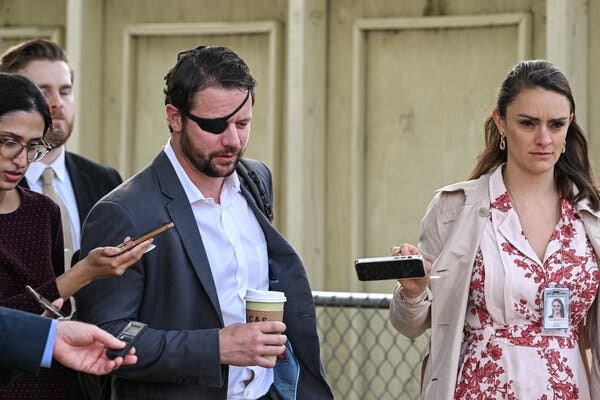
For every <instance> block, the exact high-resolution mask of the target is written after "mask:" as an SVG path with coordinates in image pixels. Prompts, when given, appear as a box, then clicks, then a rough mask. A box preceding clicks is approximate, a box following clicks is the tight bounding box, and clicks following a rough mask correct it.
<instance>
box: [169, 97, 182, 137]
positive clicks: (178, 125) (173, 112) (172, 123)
mask: <svg viewBox="0 0 600 400" xmlns="http://www.w3.org/2000/svg"><path fill="white" fill-rule="evenodd" d="M165 111H166V112H167V121H168V123H169V127H170V128H171V131H172V132H181V131H182V130H183V118H182V116H181V111H179V109H178V108H177V107H175V106H174V105H173V104H167V105H166V107H165Z"/></svg>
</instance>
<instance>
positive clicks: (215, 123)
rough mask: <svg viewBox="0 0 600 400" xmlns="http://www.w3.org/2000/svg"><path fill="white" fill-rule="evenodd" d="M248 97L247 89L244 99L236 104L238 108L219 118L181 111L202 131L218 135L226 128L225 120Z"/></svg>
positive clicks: (239, 107) (240, 106) (233, 113)
mask: <svg viewBox="0 0 600 400" xmlns="http://www.w3.org/2000/svg"><path fill="white" fill-rule="evenodd" d="M249 97H250V90H248V92H247V93H246V97H245V98H244V101H242V104H240V105H239V106H238V108H236V109H235V110H233V112H232V113H231V114H229V115H226V116H224V117H220V118H200V117H197V116H195V115H193V114H190V113H189V112H187V111H182V113H183V114H184V115H185V116H186V117H187V118H189V119H191V120H192V121H194V122H195V123H196V125H198V126H199V127H200V129H202V130H203V131H206V132H210V133H213V134H215V135H218V134H220V133H223V132H224V131H225V129H227V120H228V119H229V118H231V117H232V116H233V115H235V113H236V112H238V111H240V109H241V108H242V107H243V106H244V104H246V102H247V101H248V98H249Z"/></svg>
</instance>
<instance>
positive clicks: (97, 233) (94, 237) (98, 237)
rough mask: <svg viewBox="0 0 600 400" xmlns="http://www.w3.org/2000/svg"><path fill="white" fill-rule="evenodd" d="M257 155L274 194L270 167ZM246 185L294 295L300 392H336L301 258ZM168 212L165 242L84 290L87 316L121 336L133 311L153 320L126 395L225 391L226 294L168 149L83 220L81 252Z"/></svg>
mask: <svg viewBox="0 0 600 400" xmlns="http://www.w3.org/2000/svg"><path fill="white" fill-rule="evenodd" d="M249 161H250V162H251V163H252V166H253V168H254V169H255V170H256V172H257V174H258V175H259V178H260V179H261V180H262V182H263V183H265V186H266V189H267V191H268V196H272V190H271V189H272V188H271V173H270V171H269V170H268V168H267V167H266V166H265V165H264V164H262V163H260V162H258V161H251V160H249ZM242 194H243V195H244V196H245V198H246V199H247V201H248V204H249V206H250V207H251V209H252V210H253V212H254V214H255V216H256V218H257V220H258V222H259V223H260V225H261V227H262V229H263V231H264V234H265V238H266V241H267V251H268V255H269V279H270V287H271V289H272V290H278V291H283V292H285V295H286V297H287V299H288V300H287V302H286V303H285V312H284V322H285V323H286V325H287V331H286V335H287V337H288V341H289V342H290V343H291V345H292V348H293V351H294V354H295V356H296V358H297V359H298V361H299V363H300V377H299V385H298V392H297V394H298V396H297V398H298V399H302V400H319V399H332V398H333V395H332V393H331V390H330V388H329V386H328V385H327V383H326V380H325V377H324V373H323V370H322V365H321V362H320V355H319V341H318V337H317V331H316V318H315V307H314V303H313V299H312V293H311V290H310V287H309V283H308V279H307V277H306V273H305V270H304V267H303V265H302V262H301V261H300V258H299V257H298V255H297V254H296V252H295V251H294V249H293V248H292V247H291V246H290V245H289V244H288V243H287V241H286V240H285V239H284V238H283V237H282V236H281V235H280V234H279V233H278V232H277V230H275V229H274V228H273V227H272V225H271V224H270V221H269V220H267V219H266V218H265V216H264V215H263V214H262V213H261V212H260V211H259V209H258V208H257V206H256V203H255V202H254V199H253V198H252V195H251V194H250V193H249V191H248V190H247V189H246V187H245V186H242ZM271 204H272V202H271ZM169 221H173V222H174V224H175V228H173V229H171V230H169V231H167V232H165V233H163V234H161V235H159V236H157V237H156V238H155V240H154V244H155V245H156V246H157V248H156V249H154V250H152V251H150V252H149V253H147V254H145V255H144V257H143V258H142V259H141V260H140V262H139V263H137V264H136V265H134V266H132V267H130V268H128V269H127V271H126V272H125V274H124V275H123V276H121V277H111V278H106V279H101V280H97V281H95V282H92V283H91V284H89V285H88V286H86V287H84V288H82V289H81V290H80V291H79V292H78V293H77V294H76V296H75V297H76V300H77V305H78V312H79V317H80V318H81V319H82V320H84V321H87V322H91V323H93V324H97V325H99V326H101V327H102V328H104V329H106V330H107V331H109V332H111V333H113V334H115V335H116V334H118V333H119V332H120V330H121V329H122V328H123V327H124V326H125V324H126V321H127V320H137V321H141V322H144V323H146V324H148V329H146V330H145V331H144V333H143V334H142V335H141V337H140V338H139V340H138V341H137V342H136V345H135V346H136V349H137V352H136V354H137V356H138V362H137V364H136V365H135V366H129V367H122V368H121V369H119V370H118V371H117V372H116V376H115V377H113V382H112V390H113V394H116V398H117V399H167V398H169V399H197V398H199V396H200V397H201V398H202V399H211V400H212V399H215V400H225V399H226V397H227V376H228V366H226V365H221V363H220V359H219V340H218V332H219V329H220V328H222V327H223V318H222V315H221V311H220V306H219V300H218V297H217V292H216V289H215V284H214V281H213V277H212V274H211V270H210V266H209V264H208V259H207V256H206V252H205V250H204V246H203V243H202V238H201V236H200V232H199V230H198V227H197V225H196V223H195V218H194V215H193V212H192V209H191V207H190V204H189V201H188V199H187V196H186V194H185V192H184V190H183V188H182V186H181V184H180V183H179V180H178V178H177V175H176V173H175V170H174V169H173V166H172V165H171V163H170V161H169V159H168V158H167V156H166V154H165V153H164V152H161V153H160V154H159V155H158V156H157V157H156V158H155V159H154V161H153V162H152V163H151V165H149V166H148V167H146V168H145V169H144V170H142V171H141V172H139V173H138V174H137V175H135V176H134V177H132V178H131V179H129V180H128V181H126V182H124V183H123V184H122V185H121V186H119V187H118V188H117V189H116V190H114V191H113V192H111V193H110V194H109V195H108V196H106V197H105V198H103V199H102V200H101V201H100V202H98V203H97V204H96V205H95V206H94V208H93V209H92V211H91V212H90V214H89V215H88V218H87V220H86V222H85V224H84V227H83V234H82V246H81V253H82V254H81V255H82V256H85V255H86V254H87V253H88V252H89V251H90V250H91V249H93V248H95V247H97V246H103V245H107V244H115V243H119V242H120V241H121V240H122V238H123V237H125V236H127V235H130V236H137V235H139V234H142V233H145V232H147V231H150V230H151V229H153V228H155V227H157V226H159V225H162V224H164V223H167V222H169Z"/></svg>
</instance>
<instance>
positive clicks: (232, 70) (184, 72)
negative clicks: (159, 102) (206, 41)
mask: <svg viewBox="0 0 600 400" xmlns="http://www.w3.org/2000/svg"><path fill="white" fill-rule="evenodd" d="M165 84H166V87H165V89H164V93H165V105H167V104H172V105H173V106H175V107H176V108H177V109H179V110H180V111H182V115H184V116H185V114H186V113H189V111H190V108H191V106H192V101H193V99H194V95H195V94H196V93H197V92H199V91H201V90H203V89H206V88H208V87H222V88H225V89H236V88H240V89H241V88H245V89H247V90H249V91H250V94H251V96H252V103H253V104H254V88H255V87H256V80H255V79H254V77H253V76H252V74H251V73H250V69H249V68H248V65H246V63H245V62H244V60H242V59H241V58H240V56H238V55H237V54H235V53H234V52H233V51H231V50H229V49H228V48H226V47H212V46H199V47H196V48H195V49H190V50H185V51H182V52H180V53H179V54H178V55H177V63H176V64H175V66H174V67H173V68H171V70H170V71H169V72H168V73H167V75H166V76H165Z"/></svg>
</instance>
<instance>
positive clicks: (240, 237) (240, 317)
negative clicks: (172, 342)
mask: <svg viewBox="0 0 600 400" xmlns="http://www.w3.org/2000/svg"><path fill="white" fill-rule="evenodd" d="M164 152H165V153H166V155H167V157H168V158H169V160H170V161H171V164H172V165H173V167H174V169H175V172H176V174H177V177H178V178H179V181H180V182H181V185H182V186H183V190H184V191H185V193H186V195H187V198H188V200H189V202H190V205H191V207H192V211H193V213H194V218H195V219H196V224H197V226H198V229H199V231H200V235H201V236H202V243H203V244H204V248H205V250H206V255H207V257H208V262H209V264H210V269H211V272H212V276H213V280H214V283H215V287H216V289H217V295H218V298H219V304H220V307H221V313H222V315H223V322H224V324H225V326H228V325H231V324H233V323H237V322H241V323H245V322H246V306H245V302H244V296H245V294H246V289H248V288H250V289H258V290H268V289H269V265H268V255H267V243H266V239H265V235H264V233H263V231H262V228H261V227H260V225H259V223H258V221H257V220H256V217H255V215H254V213H253V212H252V210H251V209H250V207H249V206H248V202H247V201H246V199H245V198H244V196H243V195H242V192H241V188H240V180H239V178H238V175H237V173H236V172H234V173H233V174H232V175H230V176H228V177H226V178H225V180H224V182H223V187H222V189H221V195H220V201H221V204H217V203H216V202H215V201H214V200H213V199H212V198H205V197H204V195H203V194H202V193H201V192H200V190H199V189H198V188H197V187H196V186H195V185H194V184H193V183H192V181H191V180H190V178H189V177H188V176H187V174H186V173H185V171H184V170H183V167H182V166H181V164H180V163H179V161H178V160H177V157H176V156H175V153H174V151H173V148H172V147H171V141H170V140H169V141H168V142H167V145H166V146H165V149H164ZM250 370H253V371H254V379H253V380H252V382H251V383H250V384H249V385H248V386H245V385H244V383H243V381H244V380H246V379H249V378H250V376H251V371H250ZM272 383H273V369H268V368H261V367H234V366H230V367H229V387H228V389H227V398H228V399H235V400H246V399H256V398H258V397H261V396H262V395H264V394H265V393H266V392H267V390H268V389H269V386H271V384H272Z"/></svg>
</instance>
